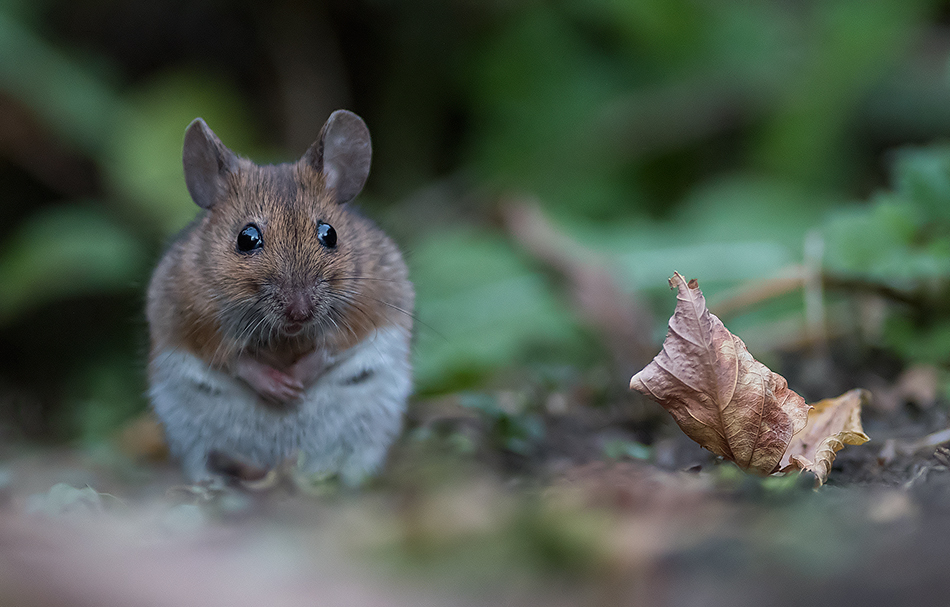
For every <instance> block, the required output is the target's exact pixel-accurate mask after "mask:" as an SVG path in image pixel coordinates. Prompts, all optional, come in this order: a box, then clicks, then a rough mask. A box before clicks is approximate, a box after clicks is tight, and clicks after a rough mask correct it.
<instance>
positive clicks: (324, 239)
mask: <svg viewBox="0 0 950 607" xmlns="http://www.w3.org/2000/svg"><path fill="white" fill-rule="evenodd" d="M317 240H319V241H320V244H322V245H323V246H325V247H326V248H328V249H332V248H333V247H335V246H336V230H334V229H333V226H331V225H330V224H328V223H323V222H322V221H318V222H317Z"/></svg>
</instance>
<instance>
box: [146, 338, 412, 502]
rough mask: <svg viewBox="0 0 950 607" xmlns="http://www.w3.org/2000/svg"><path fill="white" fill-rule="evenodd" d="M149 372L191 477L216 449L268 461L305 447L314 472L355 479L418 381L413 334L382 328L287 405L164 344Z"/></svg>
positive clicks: (369, 464) (380, 457)
mask: <svg viewBox="0 0 950 607" xmlns="http://www.w3.org/2000/svg"><path fill="white" fill-rule="evenodd" d="M367 374H368V375H367ZM151 375H152V382H151V388H150V391H149V396H150V397H151V401H152V407H153V408H154V409H155V412H156V414H157V415H158V417H159V418H160V419H161V421H162V423H163V424H164V426H165V434H166V437H167V440H168V444H169V448H170V449H171V452H172V454H173V455H175V456H176V457H178V458H179V459H181V461H182V464H183V466H184V470H185V473H186V474H187V475H188V477H189V478H190V479H191V480H192V481H200V480H204V479H207V478H210V477H211V476H212V475H211V473H210V472H209V471H208V469H207V465H206V463H207V456H208V452H209V451H211V450H215V449H217V450H221V451H222V452H224V453H226V454H230V455H234V456H238V457H241V458H244V459H247V460H249V461H251V462H254V463H256V464H257V465H260V466H264V467H272V466H275V465H277V464H279V463H280V462H282V461H283V460H284V459H286V458H287V457H289V456H291V455H292V454H293V453H295V452H301V453H302V454H303V455H304V466H305V468H306V470H307V471H308V472H314V473H339V475H340V477H341V478H342V479H343V481H344V482H346V483H350V484H353V483H359V482H360V481H362V480H363V479H364V478H365V477H366V476H367V475H371V474H373V473H375V472H377V471H378V470H379V468H380V467H381V466H382V464H383V462H384V461H385V459H386V453H387V451H388V450H389V446H390V445H391V444H392V442H393V441H394V440H395V439H396V437H397V435H398V434H399V431H400V430H401V428H402V417H403V413H404V412H405V409H406V399H407V398H408V397H409V393H410V391H411V389H412V381H411V369H410V364H409V333H408V332H407V331H405V330H404V329H401V328H399V327H395V326H390V327H385V328H382V329H379V330H377V331H375V332H374V333H373V334H371V335H370V336H369V337H367V338H366V339H364V340H363V341H362V342H360V343H359V344H357V345H356V346H354V347H352V348H351V349H350V350H348V351H346V352H344V353H343V354H342V355H340V356H339V357H338V362H337V363H335V364H334V365H333V366H331V367H330V369H328V370H327V372H326V373H325V374H324V375H323V376H322V377H320V379H319V380H317V382H316V383H315V384H314V385H312V386H311V387H310V388H308V389H307V392H306V395H305V396H304V398H303V399H302V401H301V402H300V403H297V404H296V405H293V406H290V407H288V408H287V409H286V410H278V409H273V408H268V407H265V406H263V405H261V404H260V400H259V398H260V397H259V396H258V395H257V394H256V393H255V392H253V391H252V390H251V388H250V387H248V386H247V384H245V383H244V382H242V381H241V380H238V379H236V378H234V377H232V376H230V375H228V374H226V373H223V372H221V371H216V370H213V369H211V368H209V367H208V366H207V365H206V364H205V363H204V362H203V361H202V360H201V359H199V358H197V357H196V356H194V355H192V354H190V353H188V352H185V351H182V350H168V351H165V352H161V353H159V354H158V355H157V356H156V357H155V359H154V360H153V361H152V373H151ZM359 378H362V379H361V380H360V379H359Z"/></svg>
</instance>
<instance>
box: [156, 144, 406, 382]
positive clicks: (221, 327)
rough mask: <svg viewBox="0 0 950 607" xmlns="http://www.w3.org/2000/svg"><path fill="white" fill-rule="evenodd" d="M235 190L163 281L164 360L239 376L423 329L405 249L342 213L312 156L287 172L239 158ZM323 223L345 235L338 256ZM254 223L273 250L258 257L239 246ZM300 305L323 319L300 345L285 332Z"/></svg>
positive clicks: (174, 249) (174, 256)
mask: <svg viewBox="0 0 950 607" xmlns="http://www.w3.org/2000/svg"><path fill="white" fill-rule="evenodd" d="M223 190H225V191H224V192H223V193H222V194H221V195H220V199H219V200H218V201H217V202H215V204H214V205H213V206H212V207H211V208H210V209H207V210H204V211H202V212H201V213H200V214H199V216H198V217H197V218H196V219H195V221H194V222H193V223H192V224H191V225H190V226H189V227H188V228H186V229H185V230H184V231H183V232H182V233H181V234H180V235H179V237H178V239H177V240H176V241H175V243H174V244H173V245H172V246H171V248H170V249H169V250H168V252H167V253H166V254H165V257H164V258H163V259H162V261H161V262H160V264H159V266H158V268H157V269H156V271H155V274H154V276H153V278H152V282H151V285H150V287H149V295H148V309H147V313H148V317H149V321H150V325H151V328H152V355H153V356H155V355H156V354H157V353H158V352H161V351H163V350H167V349H170V348H184V349H186V350H188V351H190V352H192V353H193V354H195V355H196V356H198V357H199V358H201V359H202V360H204V361H205V362H207V363H208V364H209V365H210V366H212V367H214V368H219V369H223V370H228V369H229V368H230V367H231V365H232V364H233V363H234V361H235V360H236V358H237V357H238V356H239V355H241V354H245V353H250V354H252V355H254V356H256V357H258V358H259V359H261V360H263V361H266V362H268V363H269V364H271V365H272V366H274V367H275V368H286V367H289V366H290V365H291V364H292V363H293V362H294V361H295V360H297V359H299V358H300V357H301V356H303V355H305V354H307V353H309V352H312V351H313V350H315V349H317V348H324V349H325V350H326V351H327V352H328V353H330V354H331V355H332V354H335V353H337V352H341V351H343V350H346V349H347V348H349V347H351V346H353V345H355V344H356V343H358V342H360V341H361V340H362V339H364V338H365V337H366V336H367V335H369V334H370V333H371V332H372V331H374V330H375V329H377V328H380V327H383V326H387V325H391V324H393V325H399V326H404V327H406V328H411V325H412V317H411V315H410V311H411V309H412V306H413V299H414V295H413V290H412V285H411V284H410V283H409V281H408V273H407V270H406V266H405V263H404V262H403V260H402V257H401V255H400V254H399V251H398V249H397V248H396V246H395V245H394V244H393V242H392V241H391V240H390V239H389V238H388V237H387V236H386V235H385V234H384V233H383V232H382V231H381V230H379V229H378V228H377V227H376V226H375V225H374V224H373V223H372V222H371V221H370V220H368V219H366V218H364V217H363V216H361V215H360V214H358V213H357V212H355V211H353V210H352V209H350V208H348V206H347V205H341V204H338V203H337V202H336V201H335V198H334V192H333V191H332V190H327V188H325V187H324V178H323V175H322V174H321V173H320V172H319V171H318V170H316V169H315V168H314V167H313V166H312V165H311V164H309V163H308V162H306V158H305V159H302V160H301V161H299V162H297V163H295V164H282V165H277V166H257V165H255V164H253V163H252V162H250V161H249V160H246V159H239V160H238V164H237V168H236V170H233V171H231V172H229V173H227V174H226V187H225V188H223ZM318 221H323V222H325V223H327V224H329V225H331V226H332V227H333V228H334V229H335V230H336V234H337V246H336V247H335V249H327V248H325V247H324V246H323V245H321V244H320V242H319V241H318V239H317V222H318ZM249 223H254V224H256V225H257V226H258V227H259V228H260V230H261V235H262V239H263V242H264V246H263V248H262V249H261V250H260V251H257V252H256V253H254V254H251V255H248V254H242V253H240V252H238V251H237V250H236V245H235V243H236V239H237V236H238V233H239V232H240V231H241V230H242V229H243V228H244V226H245V225H247V224H249ZM294 297H305V298H307V299H308V301H311V302H312V303H313V306H314V309H315V320H314V321H313V323H312V326H308V327H307V328H306V329H305V330H304V331H303V332H302V333H301V334H299V335H293V336H291V335H287V334H285V333H283V332H282V331H281V330H280V328H279V327H280V326H281V323H282V322H283V319H282V313H283V307H284V306H285V305H286V302H287V301H288V300H289V299H292V298H294ZM257 299H261V301H260V302H259V303H255V300H257ZM256 326H259V327H260V328H259V329H258V330H256V331H254V330H251V329H253V328H254V327H256ZM249 330H251V332H250V334H248V331H249Z"/></svg>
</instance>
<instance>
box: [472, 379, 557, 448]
mask: <svg viewBox="0 0 950 607" xmlns="http://www.w3.org/2000/svg"><path fill="white" fill-rule="evenodd" d="M459 403H460V404H461V405H462V406H463V407H467V408H469V409H473V410H474V411H477V412H478V414H479V415H480V416H481V418H482V419H483V420H484V421H485V422H486V423H487V426H488V431H489V438H490V439H491V442H492V443H493V445H494V446H495V447H497V448H500V449H503V450H505V451H510V452H512V453H517V454H518V455H525V456H527V455H532V454H533V453H534V451H535V449H536V448H537V446H538V444H540V442H541V441H542V440H543V439H544V422H543V421H542V420H541V418H540V416H538V415H537V414H536V413H534V412H532V411H530V410H529V409H528V407H527V404H526V403H509V406H502V404H501V403H499V402H498V399H497V398H496V397H495V396H493V395H491V394H480V393H469V394H463V395H462V398H461V399H460V401H459Z"/></svg>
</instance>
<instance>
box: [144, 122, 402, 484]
mask: <svg viewBox="0 0 950 607" xmlns="http://www.w3.org/2000/svg"><path fill="white" fill-rule="evenodd" d="M370 154H371V150H370V143H369V133H368V131H367V130H366V126H365V124H363V121H362V120H360V119H359V118H358V117H357V116H356V115H354V114H351V113H349V112H342V111H341V112H334V114H333V115H332V116H331V117H330V119H329V120H328V121H327V124H326V125H325V126H324V129H323V132H322V133H321V136H320V139H319V140H318V141H317V142H316V143H315V144H314V145H313V146H312V147H311V148H310V150H308V151H307V153H306V154H305V155H304V156H303V158H301V159H300V161H298V162H297V163H295V164H283V165H277V166H257V165H255V164H253V163H251V162H250V161H248V160H245V159H243V158H239V157H237V156H235V155H234V154H233V153H232V152H231V151H230V150H228V149H227V148H226V147H224V145H223V144H222V143H221V142H220V140H218V138H217V137H216V136H215V135H214V133H212V132H211V130H210V129H208V127H207V126H206V125H205V124H204V122H203V121H201V120H200V119H198V120H196V121H195V122H193V123H192V125H191V126H190V127H189V129H188V131H187V132H186V135H185V146H184V154H183V157H184V165H185V179H186V182H187V184H188V190H189V192H190V193H191V195H192V198H193V199H194V200H195V202H196V203H197V204H198V205H199V206H200V207H202V208H203V210H202V211H201V213H200V214H199V216H198V217H197V219H195V221H194V222H193V223H192V224H191V225H190V226H189V227H188V228H186V229H185V230H184V231H183V232H182V234H181V235H179V237H178V239H177V240H176V241H175V242H174V243H173V244H172V246H171V247H170V248H169V250H168V251H167V252H166V254H165V256H164V257H163V258H162V260H161V262H160V263H159V265H158V268H157V269H156V270H155V273H154V275H153V277H152V281H151V284H150V286H149V292H148V307H147V315H148V320H149V327H150V333H151V356H150V365H149V377H150V384H151V386H150V392H149V394H150V397H151V401H152V406H153V408H154V410H155V412H156V414H157V415H158V417H159V418H160V420H161V422H162V423H163V425H164V427H165V433H166V437H167V440H168V444H169V447H170V449H171V451H172V453H173V455H175V456H177V457H178V458H179V459H180V460H181V461H182V464H183V466H184V469H185V472H186V474H187V475H188V476H189V477H190V478H191V479H192V480H194V481H200V480H204V479H207V478H211V477H213V476H214V475H215V473H216V471H215V470H212V469H209V467H208V458H209V454H213V453H219V454H223V455H224V456H226V457H231V458H234V459H236V460H240V461H245V462H248V463H250V464H253V465H255V466H259V467H262V468H272V467H274V466H276V465H278V464H280V463H281V462H283V461H284V460H285V459H287V458H288V457H291V456H293V455H295V454H300V455H302V456H303V461H304V466H305V468H306V470H308V471H311V472H314V473H327V474H333V473H338V474H340V475H341V477H342V478H343V480H344V481H346V482H350V483H353V482H359V481H360V480H362V479H363V478H364V477H365V476H366V475H369V474H372V473H374V472H376V471H378V469H379V468H380V467H381V466H382V464H383V462H384V461H385V457H386V453H387V451H388V449H389V446H390V445H391V444H392V442H393V440H394V439H395V438H396V436H397V435H398V434H399V431H400V429H401V426H402V416H403V413H404V411H405V407H406V400H407V398H408V396H409V393H410V391H411V369H410V363H409V343H410V336H411V331H412V316H411V310H412V306H413V300H414V295H413V289H412V285H411V283H410V282H409V280H408V273H407V270H406V266H405V263H404V262H403V259H402V256H401V255H400V253H399V251H398V249H397V248H396V246H395V244H394V243H393V242H392V241H391V240H390V239H389V238H388V237H387V236H386V235H385V234H384V233H383V232H382V231H381V230H380V229H379V228H377V227H376V226H375V225H374V224H373V223H372V222H371V221H369V220H368V219H366V218H364V217H363V216H361V215H360V214H358V213H357V212H355V211H354V210H352V209H350V208H348V207H347V206H346V203H347V202H348V201H349V200H350V199H352V198H353V197H354V196H356V194H357V193H359V191H360V189H362V186H363V183H364V182H365V180H366V176H367V175H368V172H369V160H370Z"/></svg>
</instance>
